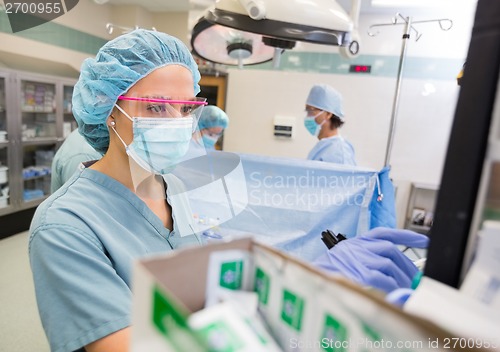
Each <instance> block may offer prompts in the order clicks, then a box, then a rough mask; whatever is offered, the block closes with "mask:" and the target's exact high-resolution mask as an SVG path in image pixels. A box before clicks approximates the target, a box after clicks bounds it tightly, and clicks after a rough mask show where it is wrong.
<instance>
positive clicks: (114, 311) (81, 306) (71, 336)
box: [29, 224, 131, 352]
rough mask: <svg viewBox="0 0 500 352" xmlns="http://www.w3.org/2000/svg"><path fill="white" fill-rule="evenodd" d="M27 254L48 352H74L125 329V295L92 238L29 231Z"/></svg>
mask: <svg viewBox="0 0 500 352" xmlns="http://www.w3.org/2000/svg"><path fill="white" fill-rule="evenodd" d="M29 249H30V264H31V269H32V271H33V277H34V282H35V287H36V298H37V304H38V310H39V312H40V317H41V320H42V324H43V326H44V329H45V331H46V334H47V337H48V339H49V341H50V345H51V346H50V347H51V351H53V352H67V351H75V350H78V349H79V348H81V347H83V346H85V345H87V344H89V343H91V342H93V341H96V340H98V339H100V338H102V337H104V336H106V335H109V334H111V333H113V332H116V331H118V330H121V329H123V328H125V327H127V326H129V325H130V308H131V292H130V289H129V287H128V286H127V284H126V283H125V282H124V281H123V280H122V278H121V277H120V276H118V275H117V273H116V271H115V269H114V268H113V265H112V263H111V261H110V260H109V258H108V257H107V256H106V254H105V253H106V252H105V250H104V248H103V246H102V244H101V243H100V242H99V241H98V240H96V239H95V237H92V236H90V235H89V234H86V233H84V232H83V231H82V230H79V229H77V228H74V227H71V226H68V225H57V224H54V225H49V226H47V225H45V226H41V227H39V228H38V229H35V230H34V232H33V234H32V237H31V239H30V244H29Z"/></svg>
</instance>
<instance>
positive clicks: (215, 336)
mask: <svg viewBox="0 0 500 352" xmlns="http://www.w3.org/2000/svg"><path fill="white" fill-rule="evenodd" d="M188 324H189V326H190V327H191V329H193V330H194V331H196V332H197V333H198V335H201V336H202V338H203V339H205V341H206V343H207V344H208V346H209V351H217V352H255V351H262V352H281V351H282V350H281V349H280V348H279V346H278V345H277V344H276V342H274V340H273V338H272V337H271V335H270V334H269V333H268V332H267V331H266V330H265V328H264V327H263V325H261V324H260V322H259V320H258V319H257V318H256V317H255V316H247V315H245V314H241V312H240V311H239V309H238V307H237V306H234V305H233V304H232V303H231V302H223V303H218V304H215V305H212V306H210V307H208V308H205V309H203V310H200V311H198V312H196V313H194V314H192V315H191V316H190V317H189V320H188Z"/></svg>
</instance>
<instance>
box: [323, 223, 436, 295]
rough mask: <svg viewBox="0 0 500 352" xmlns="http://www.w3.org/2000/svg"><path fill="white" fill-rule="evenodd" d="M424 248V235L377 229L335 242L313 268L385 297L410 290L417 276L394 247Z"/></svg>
mask: <svg viewBox="0 0 500 352" xmlns="http://www.w3.org/2000/svg"><path fill="white" fill-rule="evenodd" d="M428 244H429V238H428V237H427V236H425V235H421V234H419V233H416V232H413V231H410V230H400V229H391V228H384V227H377V228H374V229H372V230H370V231H368V232H367V233H365V234H363V235H359V236H357V237H353V238H349V239H347V240H344V241H341V242H339V243H338V244H337V245H336V246H334V247H333V248H331V249H330V250H328V252H327V253H325V254H324V255H322V256H320V257H319V258H318V259H317V260H315V261H314V262H313V264H314V265H316V266H318V267H320V268H322V269H325V270H328V271H334V272H338V273H340V274H342V275H344V276H346V277H347V278H349V279H351V280H353V281H355V282H357V283H359V284H361V285H365V286H371V287H375V288H378V289H380V290H382V291H385V292H387V293H389V292H391V291H393V290H395V289H397V288H410V287H411V282H412V279H413V277H414V276H415V274H416V273H417V272H418V269H417V267H416V266H415V265H414V264H413V263H412V261H411V260H410V259H409V258H408V257H406V256H405V255H404V254H403V253H402V252H401V251H400V250H399V249H398V247H397V245H405V246H409V247H416V248H426V247H427V246H428Z"/></svg>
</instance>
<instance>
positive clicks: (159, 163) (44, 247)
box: [29, 29, 205, 352]
mask: <svg viewBox="0 0 500 352" xmlns="http://www.w3.org/2000/svg"><path fill="white" fill-rule="evenodd" d="M199 80H200V73H199V71H198V68H197V65H196V63H195V61H194V60H193V58H192V56H191V53H190V52H189V49H188V48H187V47H186V46H185V45H184V44H183V43H182V42H181V41H180V40H178V39H176V38H174V37H171V36H169V35H167V34H164V33H160V32H156V31H147V30H142V29H138V30H135V31H133V32H131V33H128V34H125V35H122V36H120V37H118V38H116V39H114V40H112V41H110V42H108V43H107V44H105V45H104V46H103V47H102V48H101V49H100V50H99V52H98V54H97V56H96V57H95V59H86V60H85V61H84V62H83V64H82V68H81V73H80V77H79V80H78V82H77V83H76V85H75V87H74V93H73V114H74V116H75V118H76V120H77V122H78V126H79V127H78V128H79V131H80V133H81V134H82V135H83V136H84V137H85V139H86V140H87V142H88V143H89V144H90V145H91V146H92V147H93V148H94V149H95V150H97V151H98V152H99V153H101V154H103V155H104V156H103V157H102V159H100V160H98V161H94V162H93V163H92V162H89V163H86V164H85V168H84V169H83V170H80V171H79V172H77V173H75V174H74V175H73V176H72V177H71V178H70V179H69V180H68V182H66V183H65V184H64V185H63V186H62V187H61V188H59V189H58V190H57V191H56V192H55V193H54V194H53V195H52V196H51V197H49V198H48V199H47V200H46V201H44V202H43V203H42V204H41V205H40V206H39V207H38V209H37V211H36V213H35V216H34V218H33V221H32V224H31V228H30V242H29V251H30V263H31V268H32V272H33V278H34V283H35V290H36V297H37V303H38V307H39V312H40V317H41V320H42V324H43V327H44V329H45V332H46V335H47V337H48V339H49V343H50V346H51V350H52V351H55V352H62V351H83V350H84V349H85V350H86V351H91V352H95V351H106V352H115V351H127V350H128V346H129V334H130V328H129V325H130V322H131V318H130V311H131V295H132V293H131V289H130V287H131V270H132V262H133V259H135V258H138V257H140V256H145V255H148V254H151V253H155V252H166V251H170V250H173V249H176V248H179V247H181V246H183V245H188V244H192V243H198V241H197V239H198V238H197V237H196V236H195V235H194V234H193V232H192V231H191V230H190V229H192V228H193V227H192V224H191V222H192V214H191V213H190V211H189V209H188V208H187V207H186V206H185V204H184V203H183V204H180V205H179V204H176V200H177V199H178V197H173V196H172V195H173V192H174V191H175V188H176V187H177V186H178V184H179V182H178V180H176V179H175V178H174V177H171V175H169V173H170V171H171V170H172V169H173V168H174V167H175V165H176V163H177V162H178V161H179V160H180V159H181V158H182V157H183V156H184V154H185V152H186V150H187V148H188V146H189V143H190V140H191V136H192V133H193V130H194V128H193V126H194V127H195V126H196V124H197V112H199V110H200V109H201V106H203V105H204V104H205V103H204V100H203V99H200V98H196V94H198V92H199V90H200V89H199V85H198V82H199ZM178 193H179V192H176V194H178Z"/></svg>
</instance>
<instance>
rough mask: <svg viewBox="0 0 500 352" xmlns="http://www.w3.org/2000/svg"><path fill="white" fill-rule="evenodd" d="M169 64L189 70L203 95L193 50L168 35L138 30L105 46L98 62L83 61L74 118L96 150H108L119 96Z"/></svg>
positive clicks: (74, 102) (98, 55) (196, 90)
mask: <svg viewBox="0 0 500 352" xmlns="http://www.w3.org/2000/svg"><path fill="white" fill-rule="evenodd" d="M168 65H181V66H184V67H186V68H187V69H189V71H191V74H192V75H193V82H194V93H195V95H196V94H198V93H199V92H200V86H199V85H198V82H199V81H200V72H199V71H198V66H197V65H196V63H195V61H194V59H193V57H192V55H191V53H190V52H189V49H188V48H187V47H186V45H185V44H184V43H183V42H181V41H180V40H179V39H177V38H174V37H172V36H170V35H168V34H165V33H161V32H156V31H150V30H145V29H136V30H134V31H132V32H130V33H127V34H124V35H121V36H119V37H117V38H115V39H113V40H111V41H109V42H108V43H106V44H104V46H103V47H102V48H101V49H100V50H99V52H98V53H97V55H96V57H95V59H91V58H89V59H86V60H85V61H84V62H83V64H82V67H81V72H80V78H79V79H78V82H77V83H76V85H75V88H74V90H73V101H72V102H73V115H74V116H75V119H76V121H77V122H78V129H79V131H80V133H81V135H82V136H84V137H85V139H86V140H87V142H88V143H89V144H90V145H91V146H92V147H94V149H96V150H97V151H98V152H100V153H102V154H104V153H105V152H106V151H107V149H108V146H109V131H108V128H107V126H106V119H107V118H108V116H109V115H110V114H111V111H112V110H113V107H114V105H115V103H116V101H117V99H118V97H119V96H120V95H123V94H125V93H126V92H127V91H128V90H129V89H130V88H131V87H132V86H133V85H134V84H135V83H137V81H139V80H140V79H142V78H144V77H145V76H147V75H148V74H150V73H151V72H152V71H154V70H156V69H157V68H161V67H164V66H168ZM172 84H175V82H172Z"/></svg>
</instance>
